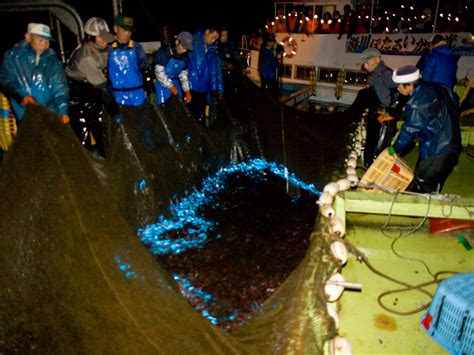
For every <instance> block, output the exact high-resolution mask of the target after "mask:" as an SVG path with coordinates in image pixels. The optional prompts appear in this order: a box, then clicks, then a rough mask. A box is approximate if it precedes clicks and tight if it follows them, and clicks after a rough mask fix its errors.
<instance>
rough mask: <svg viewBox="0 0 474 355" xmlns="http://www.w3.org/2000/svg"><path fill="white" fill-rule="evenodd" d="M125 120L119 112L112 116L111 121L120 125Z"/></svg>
mask: <svg viewBox="0 0 474 355" xmlns="http://www.w3.org/2000/svg"><path fill="white" fill-rule="evenodd" d="M124 121H125V119H124V117H123V115H122V113H121V112H119V113H116V114H115V115H113V116H112V122H113V123H114V124H116V125H121V124H122V123H123V122H124Z"/></svg>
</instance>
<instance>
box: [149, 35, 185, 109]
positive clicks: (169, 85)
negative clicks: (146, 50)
mask: <svg viewBox="0 0 474 355" xmlns="http://www.w3.org/2000/svg"><path fill="white" fill-rule="evenodd" d="M192 50H193V36H192V34H191V33H189V32H180V33H179V34H178V36H176V40H175V44H174V45H172V46H171V45H165V46H162V47H161V48H160V49H159V50H158V51H157V52H156V54H155V76H156V84H155V85H156V100H157V102H158V104H164V103H165V102H166V101H167V100H168V99H169V98H170V97H171V96H179V97H183V91H184V95H185V96H184V101H185V102H186V103H187V104H189V103H191V98H192V96H191V92H190V88H189V80H188V57H187V55H186V53H187V51H192Z"/></svg>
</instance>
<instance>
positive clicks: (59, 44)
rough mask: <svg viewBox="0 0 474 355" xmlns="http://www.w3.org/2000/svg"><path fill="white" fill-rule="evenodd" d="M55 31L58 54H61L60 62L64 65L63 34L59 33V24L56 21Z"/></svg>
mask: <svg viewBox="0 0 474 355" xmlns="http://www.w3.org/2000/svg"><path fill="white" fill-rule="evenodd" d="M56 30H57V32H58V46H59V53H60V54H61V61H62V62H63V63H66V53H65V52H64V42H63V33H62V31H61V22H59V20H58V19H56Z"/></svg>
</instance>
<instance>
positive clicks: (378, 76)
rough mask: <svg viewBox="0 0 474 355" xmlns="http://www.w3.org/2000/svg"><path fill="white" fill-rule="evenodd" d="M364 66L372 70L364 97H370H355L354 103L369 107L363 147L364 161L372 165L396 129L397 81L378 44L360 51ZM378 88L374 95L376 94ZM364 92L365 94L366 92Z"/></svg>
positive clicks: (388, 143) (387, 144) (361, 63)
mask: <svg viewBox="0 0 474 355" xmlns="http://www.w3.org/2000/svg"><path fill="white" fill-rule="evenodd" d="M359 65H362V66H363V67H364V69H365V70H366V71H367V72H368V73H369V77H370V78H369V81H370V86H369V88H368V90H367V92H365V93H361V97H364V98H365V99H368V100H369V101H366V102H362V103H361V102H360V101H361V100H360V99H359V100H357V99H356V101H354V104H353V106H354V107H356V106H358V105H359V106H360V107H363V106H365V107H366V108H369V113H368V115H367V135H366V140H365V148H364V164H365V166H366V167H369V166H370V165H371V164H372V162H373V161H374V159H375V157H376V156H377V155H378V154H379V153H380V152H381V151H382V150H384V149H385V148H386V147H388V146H389V145H390V142H391V140H392V138H393V136H394V135H395V132H396V120H395V119H394V116H397V115H396V114H395V113H393V112H392V111H394V108H393V106H394V102H396V95H395V93H396V88H397V85H396V84H395V83H394V82H393V80H392V73H393V71H392V69H391V68H389V67H388V66H387V65H385V63H384V61H383V60H382V54H381V53H380V51H379V50H378V49H376V48H367V49H366V50H365V51H364V52H362V55H361V62H360V63H359ZM374 92H375V95H374V94H373V93H374ZM364 94H365V95H364Z"/></svg>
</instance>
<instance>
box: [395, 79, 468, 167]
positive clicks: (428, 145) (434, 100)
mask: <svg viewBox="0 0 474 355" xmlns="http://www.w3.org/2000/svg"><path fill="white" fill-rule="evenodd" d="M458 107H459V104H458V100H457V96H456V95H455V94H454V93H453V92H452V90H449V89H448V88H447V87H445V86H443V85H440V84H436V83H429V82H420V83H419V84H416V87H415V90H414V91H413V94H412V96H411V98H410V100H409V101H408V102H407V105H406V108H405V122H404V124H403V126H402V127H401V129H400V134H399V135H398V138H397V141H396V142H395V144H394V145H393V148H394V150H395V152H397V153H399V154H402V155H403V154H404V153H407V151H408V149H409V148H411V146H412V143H413V142H414V141H415V139H417V140H418V142H419V146H420V152H419V159H420V160H424V159H426V158H431V157H434V156H439V155H445V154H450V153H455V154H459V153H460V152H461V130H460V128H459V110H458Z"/></svg>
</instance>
